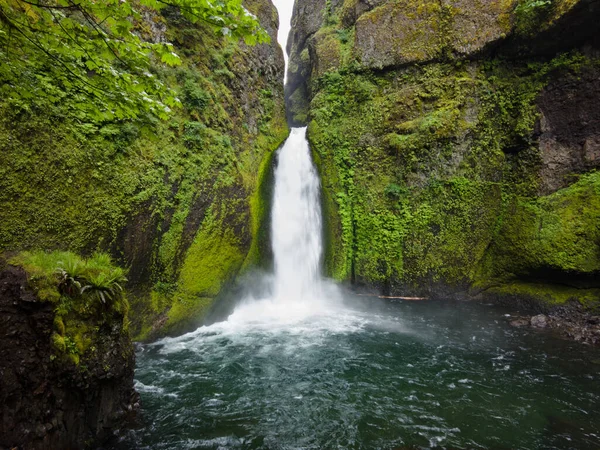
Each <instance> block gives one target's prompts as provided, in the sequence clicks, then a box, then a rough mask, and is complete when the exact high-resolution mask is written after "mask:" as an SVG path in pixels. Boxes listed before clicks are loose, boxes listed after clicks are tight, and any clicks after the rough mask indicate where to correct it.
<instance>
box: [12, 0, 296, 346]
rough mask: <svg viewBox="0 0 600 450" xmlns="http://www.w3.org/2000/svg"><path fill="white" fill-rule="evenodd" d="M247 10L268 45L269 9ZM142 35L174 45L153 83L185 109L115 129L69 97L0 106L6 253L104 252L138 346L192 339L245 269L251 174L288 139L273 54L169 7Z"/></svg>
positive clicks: (116, 124)
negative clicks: (188, 331)
mask: <svg viewBox="0 0 600 450" xmlns="http://www.w3.org/2000/svg"><path fill="white" fill-rule="evenodd" d="M234 3H235V2H234ZM245 7H246V8H247V9H248V10H249V11H250V12H252V13H253V14H254V15H255V16H256V17H257V18H258V19H259V20H260V22H261V25H262V26H263V27H264V28H265V29H266V30H267V31H268V32H269V33H270V34H271V35H274V32H275V26H276V23H277V22H276V21H277V15H276V11H275V10H274V8H273V6H272V5H271V4H270V3H267V2H262V1H248V2H245ZM144 14H145V13H144ZM136 30H137V31H139V32H140V33H141V34H142V36H143V37H144V39H145V40H147V41H152V42H163V41H165V42H172V43H173V48H174V50H175V52H176V53H177V54H178V55H179V56H180V58H181V65H180V66H178V67H165V66H164V65H162V64H160V63H159V62H156V61H153V60H152V59H150V60H149V67H148V70H149V72H150V73H151V74H152V76H153V78H154V79H156V80H157V81H159V82H160V83H162V85H163V86H164V90H167V91H169V92H171V94H172V95H174V96H176V97H177V98H178V99H180V101H181V107H175V108H173V110H172V111H171V113H170V117H169V119H168V120H161V119H160V118H157V117H155V116H154V115H152V114H150V115H148V114H141V115H138V116H137V117H135V118H126V117H125V118H119V117H116V116H111V117H108V116H106V117H105V116H98V115H95V114H90V113H89V111H87V110H85V108H84V109H83V110H82V109H81V108H80V107H79V106H80V102H81V98H78V97H77V96H74V95H71V93H70V92H71V91H65V92H62V93H58V94H57V95H56V96H47V95H46V96H44V95H40V96H35V97H32V98H29V99H28V100H27V101H24V100H23V99H21V98H16V97H15V98H12V97H5V98H4V99H3V100H2V102H1V104H0V146H1V148H2V156H1V157H0V162H1V163H0V205H1V207H2V209H3V211H5V214H2V216H1V217H0V250H27V249H31V250H35V249H44V250H54V249H61V250H70V251H73V252H75V253H77V254H82V255H92V254H93V253H94V252H96V251H108V252H110V254H111V255H112V256H113V257H114V258H115V260H117V261H118V262H119V264H120V265H121V266H123V267H127V268H128V271H129V274H128V280H129V282H128V284H127V288H128V291H129V296H128V298H129V301H130V303H131V307H132V310H133V311H134V313H133V314H132V320H133V322H132V327H131V328H132V332H133V334H134V336H137V337H138V338H140V339H144V338H149V337H151V336H157V335H158V334H164V333H166V332H174V331H175V329H176V328H175V327H178V326H180V327H184V328H185V327H186V326H190V325H189V321H190V320H191V321H196V320H198V318H199V317H201V315H202V312H203V311H204V312H205V311H206V309H207V307H208V306H209V305H210V304H211V302H212V301H213V300H214V297H215V295H216V294H217V293H218V292H219V290H220V287H221V286H222V285H223V284H224V283H226V282H227V281H228V280H229V279H231V278H232V277H233V276H234V275H235V274H236V273H237V271H238V270H239V269H240V268H241V267H242V265H243V263H244V261H245V259H246V257H247V255H248V252H249V249H250V247H251V243H252V241H253V239H254V238H255V237H256V234H257V233H258V230H259V229H260V228H261V217H262V216H261V214H262V213H261V209H260V208H259V207H258V205H259V204H260V201H258V200H252V202H251V198H255V196H256V193H257V192H258V180H259V168H260V167H263V166H261V164H263V161H265V159H268V158H269V157H270V155H271V154H272V153H273V152H274V150H275V149H276V148H277V147H278V145H279V144H280V142H281V141H283V139H284V138H285V136H286V134H287V126H286V123H285V116H284V112H283V92H282V86H281V79H282V77H283V74H282V71H283V58H282V55H281V52H280V50H279V48H278V46H277V45H276V44H275V43H272V44H269V45H268V44H260V45H256V46H248V45H246V44H245V43H244V42H242V41H238V40H233V39H224V38H223V37H221V36H219V35H216V34H215V33H214V29H213V28H212V27H211V26H208V25H205V24H202V23H192V22H190V21H189V20H188V19H187V18H186V17H185V15H182V14H181V13H180V12H179V11H178V10H177V9H176V8H173V7H168V8H164V9H162V10H161V11H160V14H158V15H157V14H154V15H149V16H147V15H145V16H144V20H142V21H140V22H139V23H136ZM273 42H274V40H273ZM48 76H52V72H49V73H48ZM86 102H90V100H89V99H87V100H86ZM251 203H252V205H251ZM225 249H227V252H225V251H224V250H225ZM225 253H226V254H225ZM253 255H254V258H259V257H260V255H259V253H257V252H253ZM185 322H188V325H185ZM184 328H180V329H184Z"/></svg>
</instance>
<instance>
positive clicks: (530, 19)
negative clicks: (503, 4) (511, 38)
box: [515, 0, 553, 35]
mask: <svg viewBox="0 0 600 450" xmlns="http://www.w3.org/2000/svg"><path fill="white" fill-rule="evenodd" d="M552 5H553V0H520V1H519V3H518V5H517V7H516V8H515V17H516V30H517V32H518V33H521V34H525V35H533V34H535V33H536V32H539V29H540V27H542V26H543V25H544V24H545V22H547V21H548V19H549V17H550V13H551V9H552Z"/></svg>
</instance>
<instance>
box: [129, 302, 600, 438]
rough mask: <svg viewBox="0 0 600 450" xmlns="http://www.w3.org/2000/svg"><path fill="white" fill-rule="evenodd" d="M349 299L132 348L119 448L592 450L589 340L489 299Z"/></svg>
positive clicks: (594, 408) (597, 415)
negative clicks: (531, 322) (324, 308)
mask: <svg viewBox="0 0 600 450" xmlns="http://www.w3.org/2000/svg"><path fill="white" fill-rule="evenodd" d="M360 304H361V305H362V307H355V308H353V307H344V309H339V310H331V311H329V312H324V313H323V314H320V315H318V316H313V317H310V316H309V317H305V318H304V319H301V320H298V321H289V322H276V321H273V320H267V321H265V322H259V321H256V322H250V323H248V322H240V321H227V322H222V323H218V324H215V325H212V326H208V327H203V328H200V329H198V330H196V331H195V332H193V333H189V334H187V335H184V336H181V337H179V338H170V339H164V340H162V341H159V342H157V343H154V344H150V345H146V346H144V347H142V348H141V349H140V350H139V352H138V355H137V358H138V359H137V361H138V368H137V372H136V385H137V389H138V391H139V392H140V394H141V396H142V411H141V417H140V420H141V428H139V429H137V430H132V431H130V432H128V434H126V435H125V436H123V437H122V442H121V443H120V444H119V445H118V448H139V449H143V448H144V449H145V448H147V449H229V448H231V449H300V448H302V449H333V448H340V449H346V448H348V449H401V448H410V449H413V448H415V449H416V448H452V449H458V448H460V449H466V448H469V449H471V448H488V449H552V448H556V449H580V450H581V449H597V448H600V406H599V405H600V383H599V381H600V365H598V361H597V359H599V358H600V355H599V354H598V350H595V349H593V348H590V347H586V346H583V345H581V344H577V343H574V342H569V341H564V340H560V339H557V338H554V337H553V336H551V335H550V334H548V333H544V332H537V331H533V330H531V329H523V328H513V327H510V326H509V325H508V319H507V318H506V317H505V316H504V314H505V313H506V312H505V311H504V310H502V309H499V308H498V307H491V306H489V305H480V304H476V303H461V302H458V303H457V302H418V303H417V302H405V303H397V302H384V301H381V300H374V299H373V300H371V299H365V298H361V300H360ZM593 361H595V362H593Z"/></svg>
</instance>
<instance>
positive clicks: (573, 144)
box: [538, 69, 600, 194]
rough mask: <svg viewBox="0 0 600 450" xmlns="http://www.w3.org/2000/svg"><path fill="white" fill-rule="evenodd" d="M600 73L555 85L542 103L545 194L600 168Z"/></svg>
mask: <svg viewBox="0 0 600 450" xmlns="http://www.w3.org/2000/svg"><path fill="white" fill-rule="evenodd" d="M598 99H600V69H596V70H591V69H587V70H584V71H583V72H582V73H580V74H579V75H578V76H568V77H565V78H562V79H560V80H553V81H551V82H550V83H549V84H548V86H547V87H546V88H545V89H544V90H543V91H542V93H541V94H540V96H539V99H538V105H539V108H540V113H541V118H540V132H541V135H540V137H539V145H540V151H541V157H542V169H541V172H540V176H541V182H542V183H541V186H540V193H541V194H550V193H552V192H555V191H557V190H558V189H560V188H563V187H565V186H567V185H569V184H570V183H569V182H570V179H572V178H573V174H578V173H584V172H587V171H589V170H591V169H596V168H598V167H600V109H599V108H598Z"/></svg>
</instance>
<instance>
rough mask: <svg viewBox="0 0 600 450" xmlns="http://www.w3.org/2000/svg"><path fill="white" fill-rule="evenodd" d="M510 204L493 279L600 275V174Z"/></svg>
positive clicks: (496, 245) (495, 248)
mask: <svg viewBox="0 0 600 450" xmlns="http://www.w3.org/2000/svg"><path fill="white" fill-rule="evenodd" d="M506 203H507V204H506V210H505V213H504V215H503V216H502V222H501V228H500V231H499V233H498V237H497V239H496V240H495V242H494V245H493V246H492V247H491V252H490V255H489V258H491V259H492V260H493V264H490V265H491V266H492V268H491V271H492V274H491V276H510V274H528V273H538V272H543V271H552V270H554V271H560V272H567V273H569V272H570V273H578V274H594V273H597V272H599V271H600V255H599V253H598V247H597V245H598V244H597V243H598V242H600V228H599V227H598V224H599V223H600V173H598V172H592V173H589V174H586V175H583V176H581V178H580V179H579V180H578V181H577V182H576V183H574V184H572V185H571V186H569V187H567V188H565V189H561V190H559V191H558V192H555V193H554V194H551V195H548V196H545V197H541V198H539V199H528V198H523V197H516V196H515V197H510V198H508V199H507V200H506Z"/></svg>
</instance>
